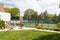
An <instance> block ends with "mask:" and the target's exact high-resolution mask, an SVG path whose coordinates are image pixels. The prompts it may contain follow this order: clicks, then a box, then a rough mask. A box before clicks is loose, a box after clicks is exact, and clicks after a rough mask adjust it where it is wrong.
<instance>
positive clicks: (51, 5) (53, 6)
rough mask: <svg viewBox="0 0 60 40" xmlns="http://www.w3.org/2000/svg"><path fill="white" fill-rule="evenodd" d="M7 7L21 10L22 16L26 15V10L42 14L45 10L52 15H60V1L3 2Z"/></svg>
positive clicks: (25, 0) (28, 0)
mask: <svg viewBox="0 0 60 40" xmlns="http://www.w3.org/2000/svg"><path fill="white" fill-rule="evenodd" d="M2 3H4V4H5V7H17V8H20V11H21V13H20V15H21V16H23V15H24V11H25V10H26V9H29V8H31V9H34V10H35V11H37V12H38V14H40V13H41V12H44V11H45V10H47V11H48V13H50V14H55V13H56V14H57V15H58V14H59V13H60V8H59V4H60V0H3V2H2Z"/></svg>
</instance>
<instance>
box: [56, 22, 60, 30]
mask: <svg viewBox="0 0 60 40" xmlns="http://www.w3.org/2000/svg"><path fill="white" fill-rule="evenodd" d="M57 30H60V22H58V24H57Z"/></svg>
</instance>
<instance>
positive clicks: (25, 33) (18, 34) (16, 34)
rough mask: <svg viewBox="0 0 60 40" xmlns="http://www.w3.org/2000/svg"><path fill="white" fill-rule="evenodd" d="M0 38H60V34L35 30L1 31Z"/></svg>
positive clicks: (27, 39) (59, 39)
mask: <svg viewBox="0 0 60 40" xmlns="http://www.w3.org/2000/svg"><path fill="white" fill-rule="evenodd" d="M0 40H60V34H58V33H51V32H42V31H35V30H20V31H6V32H0Z"/></svg>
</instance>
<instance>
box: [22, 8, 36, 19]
mask: <svg viewBox="0 0 60 40" xmlns="http://www.w3.org/2000/svg"><path fill="white" fill-rule="evenodd" d="M34 12H35V11H34V10H33V9H27V10H26V11H25V12H24V17H23V19H24V20H30V19H31V18H32V17H31V15H33V14H34Z"/></svg>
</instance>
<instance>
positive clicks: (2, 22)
mask: <svg viewBox="0 0 60 40" xmlns="http://www.w3.org/2000/svg"><path fill="white" fill-rule="evenodd" d="M2 27H5V26H4V21H3V20H0V28H2Z"/></svg>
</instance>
